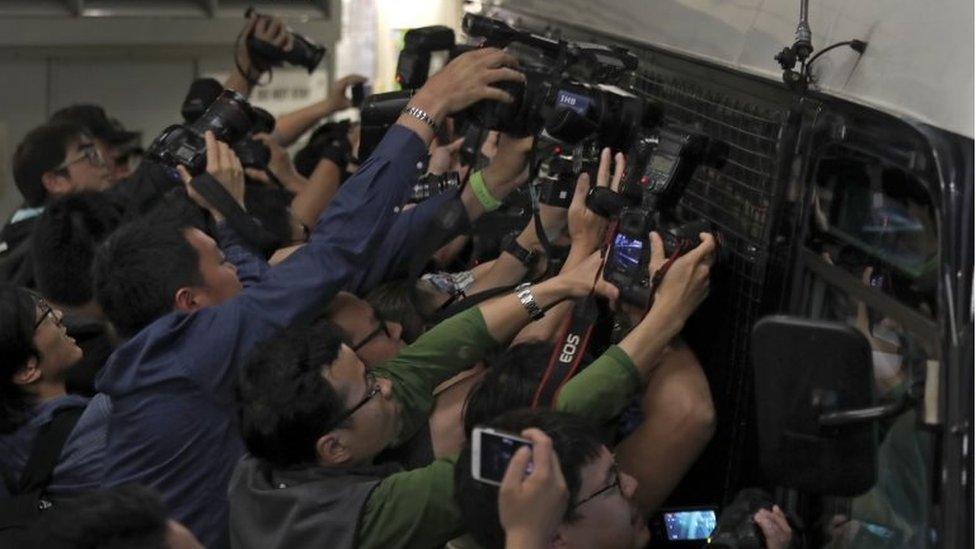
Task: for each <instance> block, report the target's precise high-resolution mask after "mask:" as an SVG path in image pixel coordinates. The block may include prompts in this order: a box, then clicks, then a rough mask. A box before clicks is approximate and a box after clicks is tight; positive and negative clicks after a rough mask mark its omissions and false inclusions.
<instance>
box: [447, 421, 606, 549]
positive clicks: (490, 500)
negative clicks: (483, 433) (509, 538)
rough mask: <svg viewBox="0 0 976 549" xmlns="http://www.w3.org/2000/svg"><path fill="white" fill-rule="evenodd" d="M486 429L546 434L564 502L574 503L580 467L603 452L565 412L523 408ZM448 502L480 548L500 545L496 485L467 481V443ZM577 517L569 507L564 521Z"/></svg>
mask: <svg viewBox="0 0 976 549" xmlns="http://www.w3.org/2000/svg"><path fill="white" fill-rule="evenodd" d="M487 426H488V427H491V428H493V429H496V430H500V431H505V432H509V433H516V434H517V433H521V432H522V431H523V430H525V429H528V428H530V427H534V428H536V429H539V430H541V431H542V432H544V433H545V434H547V435H549V438H551V439H552V447H553V449H554V450H555V451H556V454H557V455H558V456H559V466H560V468H561V469H562V472H563V476H564V477H565V478H566V487H567V488H568V489H569V501H570V502H574V501H577V500H578V499H579V491H580V486H582V484H583V476H582V469H583V467H585V466H586V465H587V464H589V463H591V462H593V461H594V460H595V459H596V458H597V457H599V455H600V449H601V448H603V443H602V442H601V441H600V437H599V435H598V434H597V432H596V431H595V430H594V428H593V426H592V425H591V424H590V423H589V422H588V421H587V420H586V419H585V418H582V417H580V416H577V415H575V414H570V413H567V412H558V411H555V410H550V409H531V408H523V409H521V410H515V411H511V412H507V413H505V414H502V415H500V416H498V417H497V418H495V419H493V420H491V421H490V422H488V423H487ZM469 436H470V433H469ZM454 499H455V501H456V502H457V504H458V507H459V508H460V510H461V521H462V523H463V524H464V527H465V528H466V529H467V531H468V533H470V534H471V535H472V536H473V537H474V539H475V540H476V541H477V542H478V543H480V544H481V545H482V546H483V547H485V548H486V549H494V548H496V547H497V548H498V549H502V548H503V547H505V532H504V530H503V529H502V525H501V522H500V520H499V518H498V487H497V486H493V485H490V484H485V483H483V482H481V481H477V480H474V478H472V477H471V442H470V441H468V442H467V443H466V444H465V445H464V449H463V450H461V454H460V455H459V456H458V460H457V463H456V464H455V466H454ZM577 518H578V516H577V515H576V513H575V511H574V510H573V509H572V507H571V506H570V507H568V508H567V509H566V515H565V516H564V521H566V522H572V521H573V520H576V519H577Z"/></svg>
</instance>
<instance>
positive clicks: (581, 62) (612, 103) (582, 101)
mask: <svg viewBox="0 0 976 549" xmlns="http://www.w3.org/2000/svg"><path fill="white" fill-rule="evenodd" d="M463 28H464V30H465V32H466V33H467V34H468V35H469V36H472V37H479V38H484V39H485V44H484V45H487V46H492V47H505V46H508V45H509V44H512V43H519V44H523V45H525V46H528V47H530V48H533V49H535V50H537V51H538V52H540V53H541V54H542V55H543V57H545V58H546V62H545V63H541V64H539V63H536V64H534V65H532V66H524V67H522V70H523V72H524V74H525V83H521V82H501V83H498V84H496V86H497V87H498V88H500V89H502V90H505V91H506V92H508V93H509V94H510V95H511V96H512V98H513V99H514V101H513V102H512V103H501V102H498V101H480V102H479V103H477V104H475V105H473V106H472V107H471V109H470V111H469V113H468V116H469V117H470V119H472V120H473V121H475V123H477V124H478V125H480V126H481V127H483V128H486V129H491V130H499V131H503V132H506V133H509V134H512V135H520V136H527V135H533V134H536V133H538V132H539V131H541V130H545V132H546V134H547V135H548V136H550V137H552V138H554V139H557V140H559V141H562V142H564V143H567V144H576V143H579V142H581V141H583V140H585V139H589V138H594V139H596V141H597V142H598V143H599V145H600V146H601V147H603V146H605V147H612V148H616V149H622V148H625V147H626V146H627V143H629V142H630V141H631V139H633V137H634V135H635V133H636V132H637V131H638V130H639V129H640V128H641V127H654V126H655V125H657V124H658V123H659V122H660V119H661V111H660V109H659V108H657V106H656V105H653V104H651V103H649V102H648V101H647V100H645V99H643V98H641V97H639V96H637V95H636V94H634V93H632V92H630V91H627V90H625V89H623V88H622V87H620V86H621V85H622V84H623V83H624V82H623V81H624V80H625V79H626V77H627V76H628V75H630V74H632V73H633V72H634V71H636V70H637V67H638V61H637V58H636V57H635V56H634V55H633V54H632V53H631V52H629V51H627V50H625V49H623V48H612V47H607V46H602V45H598V44H583V43H575V42H568V41H564V40H558V39H553V38H549V37H546V36H542V35H538V34H533V33H529V32H525V31H520V30H517V29H515V28H513V27H511V26H509V25H507V24H506V23H504V22H503V21H499V20H497V19H491V18H488V17H484V16H480V15H475V14H467V15H465V16H464V22H463Z"/></svg>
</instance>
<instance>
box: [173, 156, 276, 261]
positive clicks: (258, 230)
mask: <svg viewBox="0 0 976 549" xmlns="http://www.w3.org/2000/svg"><path fill="white" fill-rule="evenodd" d="M190 185H191V186H192V187H193V190H195V191H196V192H198V193H200V196H202V197H203V198H204V200H206V201H207V203H208V204H210V205H211V206H213V207H214V208H215V209H216V210H217V211H218V212H220V213H221V215H223V216H224V219H226V220H227V224H228V225H229V226H230V227H231V228H232V229H234V232H236V233H237V234H238V236H240V237H241V238H242V239H244V241H245V242H247V243H248V244H250V245H251V246H254V247H255V248H256V249H258V250H260V251H261V252H262V253H264V254H265V255H270V254H272V253H274V251H275V249H277V247H278V239H277V238H275V236H274V235H273V234H271V232H269V231H268V230H267V229H265V228H264V227H262V226H261V224H260V223H258V222H257V221H256V220H255V219H254V218H253V217H251V216H250V215H249V214H248V213H247V212H246V211H244V208H242V207H241V205H240V204H238V203H237V201H236V200H234V197H233V196H231V195H230V193H229V192H227V189H225V188H224V186H223V185H221V184H220V183H219V182H218V181H217V180H216V179H214V178H213V176H211V175H210V174H208V173H206V172H204V173H202V174H200V175H198V176H196V177H194V178H193V179H191V180H190Z"/></svg>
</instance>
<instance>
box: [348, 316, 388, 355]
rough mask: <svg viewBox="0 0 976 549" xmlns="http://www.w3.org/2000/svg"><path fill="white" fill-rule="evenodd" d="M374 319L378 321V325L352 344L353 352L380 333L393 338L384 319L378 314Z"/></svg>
mask: <svg viewBox="0 0 976 549" xmlns="http://www.w3.org/2000/svg"><path fill="white" fill-rule="evenodd" d="M376 320H377V321H379V323H380V325H379V326H377V327H376V329H375V330H373V331H372V332H370V333H368V334H366V337H364V338H363V339H362V341H360V342H359V343H357V344H355V345H353V346H352V350H353V352H356V351H358V350H360V349H362V348H363V347H365V346H366V344H367V343H369V342H370V341H373V340H374V339H376V338H377V337H379V336H380V334H384V335H386V337H388V338H390V339H392V338H393V336H392V335H391V334H390V328H389V326H387V325H386V320H384V319H382V318H380V316H379V315H377V316H376Z"/></svg>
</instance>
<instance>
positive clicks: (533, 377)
mask: <svg viewBox="0 0 976 549" xmlns="http://www.w3.org/2000/svg"><path fill="white" fill-rule="evenodd" d="M552 348H553V345H552V343H549V342H548V341H531V342H526V343H519V344H518V345H512V346H511V347H509V348H508V349H506V350H505V351H504V352H502V353H501V354H499V355H496V356H495V357H493V358H491V359H490V360H489V361H488V368H487V369H486V370H485V375H484V376H483V377H482V378H481V380H479V381H478V384H477V385H475V386H474V388H472V389H471V392H470V393H469V394H468V398H467V401H466V402H465V406H464V432H465V433H470V432H471V429H473V428H474V426H475V425H483V424H485V423H487V422H489V421H491V420H492V419H494V418H495V417H497V416H498V415H499V414H502V413H504V412H507V411H509V410H517V409H519V408H525V407H528V406H532V400H533V399H534V398H535V393H536V390H538V388H539V383H540V382H541V381H542V376H543V374H544V373H545V371H546V366H548V364H549V355H550V354H551V353H552Z"/></svg>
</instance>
